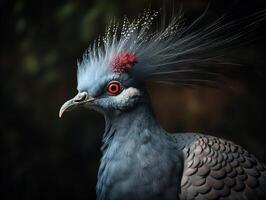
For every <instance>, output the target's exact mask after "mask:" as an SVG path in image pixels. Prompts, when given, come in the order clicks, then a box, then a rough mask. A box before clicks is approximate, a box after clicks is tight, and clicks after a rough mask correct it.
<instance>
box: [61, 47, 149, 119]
mask: <svg viewBox="0 0 266 200" xmlns="http://www.w3.org/2000/svg"><path fill="white" fill-rule="evenodd" d="M87 56H88V54H87ZM136 64H137V55H136V53H135V52H124V51H122V52H113V53H112V54H111V55H105V57H101V58H99V57H98V58H97V59H96V60H95V59H93V58H92V57H91V58H84V59H83V61H82V62H81V63H79V68H78V88H77V89H78V94H77V95H76V96H75V97H74V98H73V99H70V100H69V101H67V102H66V103H65V104H64V105H63V106H62V107H61V109H60V113H59V116H60V117H61V116H62V114H63V113H64V112H65V111H68V110H71V109H73V108H75V107H80V106H83V107H88V108H92V109H95V110H97V111H100V112H105V111H114V110H120V111H123V110H125V109H129V108H132V107H134V105H135V104H137V103H138V102H139V101H140V99H141V97H142V96H143V92H144V90H143V87H142V83H141V82H140V81H137V80H136V79H134V78H133V77H132V75H131V74H130V70H131V69H132V68H133V67H134V65H136Z"/></svg>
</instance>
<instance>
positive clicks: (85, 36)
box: [0, 0, 266, 199]
mask: <svg viewBox="0 0 266 200" xmlns="http://www.w3.org/2000/svg"><path fill="white" fill-rule="evenodd" d="M178 2H179V3H180V2H181V4H182V5H183V8H184V11H185V13H186V14H185V15H186V17H187V18H188V21H189V20H192V19H193V18H195V17H197V16H199V14H200V13H201V12H202V11H203V10H204V9H205V8H206V5H207V2H208V1H203V0H183V1H178ZM178 2H177V3H175V6H176V7H178V6H179V4H178ZM170 4H171V3H170ZM150 5H151V7H154V8H159V7H161V6H162V5H163V3H162V1H152V3H150V1H144V0H128V1H122V0H113V1H110V0H108V1H107V0H105V1H104V0H98V1H96V0H94V1H81V0H71V1H70V0H69V1H52V0H51V1H44V0H40V1H36V0H14V1H7V0H0V16H1V22H0V25H1V26H0V27H1V30H0V34H1V37H0V40H1V43H0V65H1V69H0V70H1V71H0V72H1V78H0V84H1V104H0V106H1V108H0V113H1V121H0V127H1V152H2V154H1V158H0V159H1V160H0V164H1V187H0V190H1V191H0V199H59V198H72V199H88V198H89V197H92V198H95V185H96V176H97V169H98V166H99V159H100V146H101V137H102V133H103V131H104V119H103V117H102V116H101V115H100V114H98V113H95V112H93V111H90V110H77V111H74V112H71V113H67V114H66V115H65V116H64V117H63V118H62V119H59V118H58V110H59V108H60V106H61V105H62V104H63V103H64V101H65V100H67V99H68V98H70V97H73V96H74V95H75V94H76V61H77V59H78V58H80V57H81V55H82V53H83V52H84V50H85V49H86V47H88V44H89V42H91V41H92V40H93V39H94V38H96V37H97V36H98V34H100V33H103V31H104V30H105V26H106V25H107V24H108V22H109V21H110V18H111V17H113V16H116V18H117V19H118V20H121V19H122V17H123V16H124V15H125V14H126V15H127V16H129V17H130V18H131V19H132V18H133V17H134V16H137V15H138V14H139V13H141V12H142V11H143V9H144V8H147V7H149V6H150ZM166 5H167V3H166ZM169 7H170V8H171V5H170V6H169ZM229 7H232V9H231V11H229V14H230V17H231V18H232V19H239V18H241V17H246V16H248V15H249V14H251V13H254V12H256V11H259V10H263V9H266V1H265V0H252V1H251V0H250V1H243V0H242V1H231V0H230V1H225V0H213V1H212V3H211V7H210V10H209V17H208V19H215V17H217V16H219V15H221V14H223V13H224V11H225V10H228V8H229ZM170 10H171V11H172V8H171V9H170ZM264 27H265V22H263V23H261V24H260V25H259V26H258V27H257V29H256V30H257V31H256V33H255V34H254V35H253V36H252V37H251V38H249V39H250V40H253V39H254V38H255V39H256V41H254V42H251V43H248V44H246V45H245V46H242V47H241V48H238V49H237V50H235V51H234V53H233V54H232V56H235V57H238V58H240V59H242V60H245V63H246V66H248V67H245V68H244V69H242V70H240V71H241V72H239V73H236V74H235V75H234V76H233V77H234V79H232V80H229V83H230V86H231V89H228V88H227V87H225V88H223V87H220V89H214V88H210V87H196V88H187V87H172V86H171V87H170V86H166V85H159V84H154V83H148V85H149V88H150V92H151V96H152V99H153V105H154V109H155V111H156V114H157V116H158V118H159V120H160V122H161V123H162V126H163V127H164V128H166V129H167V130H168V131H170V132H182V131H196V132H203V133H208V134H211V135H216V136H220V137H223V138H227V139H230V140H233V141H235V142H237V143H238V144H241V145H242V146H244V147H245V148H246V149H248V150H249V151H250V152H252V153H254V154H255V155H256V156H257V157H258V158H259V159H260V160H261V161H263V162H266V150H265V138H266V136H265V117H264V115H265V100H266V99H265V97H264V86H265V80H266V78H265V73H264V65H265V64H264V63H265V48H266V47H265V44H266V36H265V33H266V32H264V31H263V28H264Z"/></svg>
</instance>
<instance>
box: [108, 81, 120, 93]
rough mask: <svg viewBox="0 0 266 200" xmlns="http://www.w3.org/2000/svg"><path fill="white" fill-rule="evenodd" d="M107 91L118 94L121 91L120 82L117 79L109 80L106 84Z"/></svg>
mask: <svg viewBox="0 0 266 200" xmlns="http://www.w3.org/2000/svg"><path fill="white" fill-rule="evenodd" d="M106 90H107V92H108V93H109V94H112V95H116V94H119V93H120V91H121V84H120V83H119V82H118V81H111V82H110V83H109V84H108V85H107V89H106Z"/></svg>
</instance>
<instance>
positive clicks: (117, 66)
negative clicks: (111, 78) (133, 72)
mask: <svg viewBox="0 0 266 200" xmlns="http://www.w3.org/2000/svg"><path fill="white" fill-rule="evenodd" d="M136 62H137V56H136V53H127V52H122V53H119V54H117V55H115V57H114V58H113V60H112V68H113V71H114V72H116V73H119V74H121V73H123V72H125V71H127V70H129V69H131V68H132V67H133V66H134V64H135V63H136Z"/></svg>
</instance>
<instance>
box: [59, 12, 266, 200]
mask: <svg viewBox="0 0 266 200" xmlns="http://www.w3.org/2000/svg"><path fill="white" fill-rule="evenodd" d="M263 14H265V12H260V13H256V14H253V15H251V16H248V17H247V18H246V19H244V20H242V19H239V20H236V21H234V22H224V19H223V17H221V18H219V19H217V20H214V22H212V23H209V24H207V25H205V24H204V25H201V26H200V27H199V23H200V21H202V19H203V18H204V16H205V15H206V11H204V12H203V14H202V15H201V16H200V17H198V18H197V19H196V20H195V21H194V22H193V23H191V24H190V25H187V24H186V22H185V20H184V17H183V14H182V13H181V12H178V13H177V14H176V16H174V17H172V18H171V20H170V21H168V23H167V22H165V21H164V20H165V18H164V17H159V16H162V15H163V14H161V12H160V11H156V10H152V9H146V10H144V12H143V13H142V14H141V15H140V16H139V17H138V18H137V19H135V20H134V21H133V22H132V21H130V20H129V19H128V18H125V19H124V20H123V22H122V23H121V26H120V25H119V23H117V22H115V21H112V22H111V23H110V25H109V26H108V27H107V28H106V31H105V33H104V35H103V36H99V38H98V39H96V40H95V41H94V42H93V43H92V44H91V46H90V47H89V48H88V49H87V50H86V52H85V53H84V55H83V57H82V59H81V60H80V61H78V64H77V65H78V69H77V90H78V94H77V95H76V96H75V97H74V98H72V99H70V100H68V101H66V102H65V103H64V104H63V105H62V107H61V108H60V111H59V116H60V117H61V116H62V115H63V114H64V113H65V112H66V111H70V110H72V109H74V108H77V107H83V108H89V109H92V110H95V111H97V112H99V113H101V114H103V116H104V118H105V122H106V125H105V132H104V134H103V139H102V147H101V151H102V157H101V161H100V166H99V171H98V176H97V185H96V194H97V199H98V200H119V199H121V200H124V199H125V200H128V199H129V200H135V199H138V200H146V199H153V200H157V199H162V200H172V199H175V200H176V199H180V200H189V199H195V200H203V199H209V200H214V199H229V200H237V199H239V200H240V199H241V200H242V199H266V166H265V165H264V164H263V163H261V162H259V160H258V159H257V158H256V157H255V156H254V155H253V154H251V153H249V152H248V151H247V150H245V149H244V148H242V147H241V146H240V145H238V144H235V143H234V142H232V141H229V140H226V139H222V138H218V137H215V136H211V135H206V134H202V133H174V134H172V133H171V134H170V133H168V132H167V131H166V130H164V129H163V128H162V127H161V125H160V124H159V122H158V120H157V119H156V116H155V114H154V111H153V108H152V105H151V97H150V95H149V92H148V90H147V86H146V81H151V80H152V81H158V82H164V83H165V84H168V83H169V84H175V85H179V84H180V85H188V86H191V85H192V86H193V85H198V84H202V83H203V84H204V85H205V83H207V84H212V83H213V82H216V81H217V80H218V81H219V77H221V76H222V75H223V74H222V72H220V71H219V69H225V68H227V67H229V65H230V63H229V62H225V61H224V58H221V56H220V55H221V54H224V52H225V51H227V49H228V48H230V47H231V46H233V45H235V44H236V43H238V41H239V40H240V39H241V38H245V35H246V33H247V32H252V31H253V29H254V26H255V24H257V23H259V22H260V21H261V19H262V15H263ZM158 18H159V19H160V20H162V21H163V22H162V23H161V24H162V25H158V24H159V23H157V24H156V23H155V21H156V19H158ZM247 20H250V23H249V22H247ZM254 22H255V23H254ZM195 27H196V28H195ZM231 64H233V63H231Z"/></svg>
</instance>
